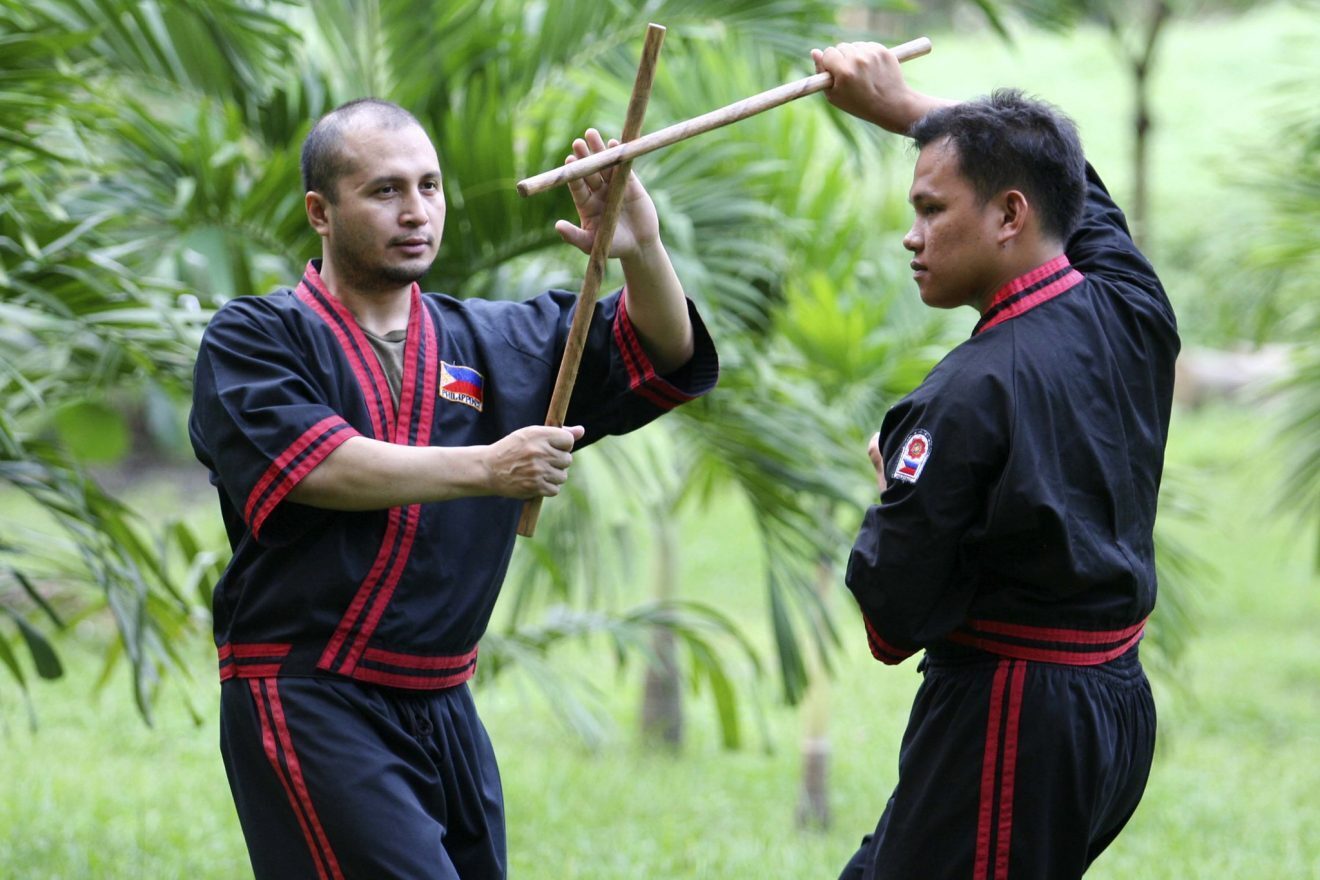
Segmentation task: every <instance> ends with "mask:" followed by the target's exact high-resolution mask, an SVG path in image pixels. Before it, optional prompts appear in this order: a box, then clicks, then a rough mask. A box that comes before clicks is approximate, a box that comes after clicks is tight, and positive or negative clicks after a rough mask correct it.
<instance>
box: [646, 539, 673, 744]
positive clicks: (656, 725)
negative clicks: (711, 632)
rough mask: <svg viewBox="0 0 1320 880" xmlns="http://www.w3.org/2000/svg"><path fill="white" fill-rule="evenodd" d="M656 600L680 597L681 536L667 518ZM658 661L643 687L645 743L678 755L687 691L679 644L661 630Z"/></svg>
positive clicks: (659, 547) (656, 638)
mask: <svg viewBox="0 0 1320 880" xmlns="http://www.w3.org/2000/svg"><path fill="white" fill-rule="evenodd" d="M657 523H658V529H657V532H656V547H655V555H656V558H655V571H654V574H653V584H654V587H655V596H656V598H657V599H660V600H661V601H664V600H668V599H673V598H675V597H676V596H677V595H678V536H677V534H676V532H675V529H674V525H673V523H672V522H671V521H670V520H669V518H668V517H666V516H660V517H657ZM651 645H652V650H654V651H655V660H654V661H653V662H651V663H648V664H647V665H646V677H645V679H644V681H643V686H642V721H641V733H642V739H643V740H644V741H646V742H649V743H653V744H658V745H662V746H664V747H666V748H669V749H672V750H674V751H678V750H679V749H680V748H682V746H683V691H682V680H681V678H680V675H679V669H678V644H677V641H676V639H675V637H674V634H673V632H671V631H670V630H667V629H663V628H657V629H656V630H655V633H654V635H653V636H652V638H651Z"/></svg>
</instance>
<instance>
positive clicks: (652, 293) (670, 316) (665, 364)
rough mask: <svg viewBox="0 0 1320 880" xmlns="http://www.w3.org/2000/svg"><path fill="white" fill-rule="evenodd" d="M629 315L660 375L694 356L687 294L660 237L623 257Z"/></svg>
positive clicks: (674, 368)
mask: <svg viewBox="0 0 1320 880" xmlns="http://www.w3.org/2000/svg"><path fill="white" fill-rule="evenodd" d="M620 263H621V264H622V266H623V276H624V279H625V284H626V288H625V294H624V295H625V297H626V306H627V309H628V318H629V320H630V321H631V322H632V325H633V328H634V329H635V330H636V331H637V335H638V338H640V340H641V342H642V346H643V347H644V348H645V349H646V354H647V355H648V356H649V357H650V358H651V363H652V365H653V366H654V367H655V370H656V372H657V373H659V374H660V375H664V374H666V373H670V372H672V371H674V370H676V369H678V368H679V367H681V366H683V365H684V364H685V363H687V362H688V361H689V360H690V359H691V358H692V353H693V350H694V345H693V336H692V322H691V320H690V319H689V318H688V305H687V296H686V294H684V292H683V285H682V283H681V282H680V281H679V280H678V274H677V273H676V272H675V271H674V265H673V263H672V262H671V261H670V259H669V254H668V253H667V252H666V251H665V246H664V244H663V243H662V242H661V241H660V240H659V239H656V240H655V241H654V242H653V243H650V244H644V245H640V246H639V247H638V249H637V252H636V253H635V254H632V255H629V256H626V257H623V258H621V259H620Z"/></svg>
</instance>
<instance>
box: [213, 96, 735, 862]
mask: <svg viewBox="0 0 1320 880" xmlns="http://www.w3.org/2000/svg"><path fill="white" fill-rule="evenodd" d="M605 147H606V144H605V143H604V142H603V141H602V139H601V137H600V135H599V134H598V133H597V132H595V131H594V130H589V131H588V132H587V133H586V136H585V138H583V139H579V140H577V141H575V142H574V144H573V156H572V157H569V161H572V160H573V159H574V158H582V157H585V156H587V155H590V154H591V153H594V152H598V151H600V150H602V149H604V148H605ZM302 170H303V178H304V184H305V187H304V188H305V190H306V196H305V201H306V209H307V217H308V220H309V222H310V223H311V225H312V227H313V228H314V229H315V230H316V232H317V233H318V234H319V235H320V236H321V239H322V256H321V259H320V260H312V261H310V262H309V263H308V264H307V268H306V270H305V271H304V274H303V277H302V279H301V281H300V282H299V283H298V285H297V286H296V287H295V288H293V289H282V290H279V291H276V292H274V293H272V294H270V295H267V296H263V297H247V298H241V299H236V300H233V301H231V302H229V303H227V304H226V305H225V306H224V307H223V308H221V309H220V310H219V311H218V312H217V314H216V315H215V317H214V319H213V320H212V321H211V324H210V325H209V327H208V328H207V331H206V333H205V335H204V337H203V340H202V345H201V349H200V352H199V354H198V359H197V366H196V375H195V379H196V387H195V392H194V403H193V411H192V416H191V420H190V425H189V427H190V434H191V437H192V442H193V446H194V449H195V451H196V453H197V456H198V458H199V459H200V460H201V461H202V463H203V464H205V465H206V466H207V468H209V469H210V471H211V480H212V483H213V484H214V485H215V486H216V487H217V489H218V492H219V497H220V507H221V512H222V515H223V518H224V523H225V527H226V530H227V532H228V536H229V540H230V543H231V545H232V547H233V550H234V557H233V560H232V562H231V563H230V565H229V567H228V568H227V569H226V571H225V573H224V576H223V578H222V579H221V581H220V584H219V585H218V587H217V589H216V592H215V598H214V611H215V638H216V645H217V648H218V651H219V659H220V677H221V680H222V687H221V731H220V733H221V751H222V753H223V756H224V760H225V767H226V771H227V773H228V776H229V783H230V788H231V790H232V793H233V796H234V802H235V805H236V807H237V810H238V814H239V819H240V822H241V824H242V827H243V832H244V836H245V838H246V840H247V844H248V850H249V854H250V856H251V859H252V865H253V870H254V872H255V874H256V876H257V877H258V878H280V880H289V878H339V877H361V878H378V877H391V878H418V880H421V878H428V880H435V878H457V877H465V878H483V880H485V878H500V877H503V876H505V872H506V861H507V860H506V855H505V835H504V816H503V800H502V794H501V789H500V781H499V773H498V770H497V767H496V762H495V757H494V753H493V751H492V749H491V744H490V741H489V739H488V738H487V736H486V732H485V730H484V728H483V726H482V724H481V721H480V720H479V718H478V717H477V713H476V710H475V708H474V706H473V702H472V698H471V696H470V694H469V692H468V687H467V685H466V682H467V680H468V679H469V678H470V677H471V676H472V674H473V671H474V669H475V664H476V658H477V642H478V640H479V639H480V638H481V635H482V633H483V632H484V630H485V628H486V624H487V622H488V620H489V617H490V613H491V609H492V606H493V604H494V602H495V598H496V595H497V594H498V592H499V588H500V584H501V582H502V580H503V577H504V574H505V571H506V569H507V566H508V562H509V558H510V555H511V553H512V549H513V543H514V534H515V528H516V525H517V521H518V517H519V511H520V508H521V506H522V503H523V501H524V500H525V499H529V498H536V497H542V496H553V495H555V494H557V493H558V491H559V489H560V487H561V486H562V485H563V484H564V482H565V480H566V479H567V471H568V467H569V464H570V462H571V460H572V454H571V453H572V450H574V449H576V448H578V447H581V446H583V445H585V444H587V443H590V442H592V441H594V440H597V439H599V438H600V437H602V436H605V435H607V434H619V433H623V432H626V431H630V430H633V429H635V428H637V427H640V426H641V425H643V424H645V423H647V422H649V421H650V420H652V419H654V418H656V417H657V416H659V415H661V414H663V413H665V412H666V411H668V410H670V409H672V408H673V407H675V406H677V405H679V404H681V403H684V402H686V401H688V400H691V399H693V398H694V397H696V396H698V395H701V394H704V393H706V392H707V391H709V390H710V389H711V388H712V387H713V386H714V384H715V381H716V376H717V373H718V363H717V359H716V356H715V351H714V347H713V345H712V343H711V340H710V337H709V335H708V334H707V332H706V330H705V328H704V326H703V324H702V323H701V320H700V318H699V317H698V316H697V314H696V312H695V310H694V309H693V307H692V305H691V303H690V302H689V301H688V300H687V298H686V296H685V294H684V291H683V288H682V286H681V285H680V283H679V280H678V278H677V276H676V274H675V272H674V269H673V267H672V265H671V263H670V261H669V258H668V256H667V255H666V253H665V249H664V246H663V244H662V243H661V240H660V234H659V223H658V219H657V216H656V212H655V208H654V205H653V203H652V201H651V199H650V197H649V196H648V195H647V193H646V191H645V190H644V189H643V188H642V186H641V184H640V183H639V182H638V181H637V180H636V178H635V177H633V178H630V180H629V182H628V190H627V193H626V195H625V204H624V208H623V212H622V214H621V216H620V220H619V225H618V230H617V233H616V235H615V237H614V239H613V247H612V254H611V255H612V256H615V257H617V258H618V259H619V260H620V262H621V264H622V268H623V273H624V277H625V287H624V289H623V290H622V291H619V292H617V293H615V294H613V295H611V296H608V297H605V298H603V299H602V300H601V301H600V303H599V304H598V306H597V309H596V312H595V314H594V317H593V324H592V327H591V332H590V334H589V337H588V341H587V346H586V351H585V353H584V355H583V359H582V365H581V368H580V374H579V381H578V383H577V385H576V390H575V393H574V395H573V398H572V402H571V405H570V408H569V414H568V420H567V424H568V425H571V426H572V427H564V428H557V427H546V426H544V425H543V424H541V423H542V422H543V420H544V417H545V413H546V410H547V407H548V403H549V399H550V394H551V389H552V387H553V383H554V380H555V376H556V373H557V369H558V364H559V360H560V356H561V354H562V352H563V349H564V345H565V340H566V338H567V335H568V331H569V327H570V324H571V322H572V318H573V312H574V306H575V300H574V297H573V296H572V295H570V294H568V293H564V292H562V291H549V292H547V293H544V294H542V295H540V296H538V297H535V298H533V299H531V300H529V301H526V302H519V303H514V302H494V301H486V300H458V299H454V298H452V297H448V296H443V295H438V294H431V293H426V294H423V293H422V292H421V291H420V289H419V287H418V284H417V281H418V279H420V278H421V277H422V276H423V275H424V274H425V273H426V271H427V270H428V269H429V268H430V266H431V263H432V261H433V260H434V259H435V257H436V253H437V250H438V248H439V246H440V240H441V234H442V231H443V228H444V221H445V199H444V193H443V190H442V187H441V172H440V163H439V160H438V158H437V155H436V151H435V149H434V147H433V146H432V144H431V141H430V139H429V137H428V136H427V134H426V132H425V131H424V130H423V129H422V127H421V125H420V124H419V123H418V122H417V120H416V119H415V118H414V117H412V116H411V115H410V114H409V113H407V112H406V111H405V110H403V109H402V108H400V107H398V106H396V105H393V104H390V103H388V102H384V101H379V100H375V99H366V100H361V101H355V102H351V103H349V104H346V105H344V106H342V107H339V108H338V109H336V110H334V111H332V112H331V113H329V114H327V115H326V116H325V117H323V118H322V119H320V120H319V121H318V122H317V124H316V125H315V127H314V128H313V129H312V131H311V133H310V134H309V135H308V137H307V141H306V143H305V144H304V147H303V155H302ZM607 181H608V172H607V173H606V174H605V175H601V174H594V175H591V176H589V177H587V178H585V179H584V180H582V181H580V182H576V183H574V184H572V193H573V198H574V202H575V204H576V206H577V209H578V213H579V221H580V223H581V226H575V225H573V224H572V223H569V222H567V221H560V222H559V223H558V224H557V229H558V231H559V232H560V234H561V236H562V237H563V238H564V239H565V240H566V241H568V242H570V243H572V244H574V245H575V246H577V247H579V248H581V249H582V250H583V251H588V252H589V250H590V247H591V243H592V241H593V240H594V229H595V225H596V223H597V222H598V220H599V217H600V215H601V212H602V210H603V204H604V191H605V185H606V183H607Z"/></svg>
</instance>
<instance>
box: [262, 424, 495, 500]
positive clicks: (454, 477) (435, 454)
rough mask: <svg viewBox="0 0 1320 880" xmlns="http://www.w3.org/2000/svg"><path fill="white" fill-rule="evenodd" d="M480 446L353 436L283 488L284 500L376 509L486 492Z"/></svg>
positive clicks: (488, 488) (488, 487) (487, 485)
mask: <svg viewBox="0 0 1320 880" xmlns="http://www.w3.org/2000/svg"><path fill="white" fill-rule="evenodd" d="M485 449H486V447H481V446H460V447H442V446H402V445H399V444H396V443H385V442H382V441H380V440H373V439H371V438H368V437H353V438H351V439H349V440H347V441H345V442H344V443H343V444H342V445H340V446H339V448H337V449H336V450H335V451H334V452H332V453H330V454H329V455H328V456H326V458H325V460H324V461H322V462H321V463H320V464H319V465H317V466H316V467H315V468H314V469H313V470H312V471H311V472H310V473H309V474H307V476H305V477H303V479H302V480H301V481H300V482H299V483H298V485H297V486H295V487H294V488H293V490H292V491H291V492H289V495H288V497H289V500H291V501H295V502H297V503H299V504H306V505H309V506H311V507H321V508H326V509H329V510H381V509H384V508H389V507H398V506H401V505H408V504H419V503H426V502H431V501H447V500H450V499H453V498H461V497H466V496H474V495H489V494H493V493H492V491H491V480H490V473H489V468H488V467H487V466H486V465H485V463H484V458H483V453H484V451H485Z"/></svg>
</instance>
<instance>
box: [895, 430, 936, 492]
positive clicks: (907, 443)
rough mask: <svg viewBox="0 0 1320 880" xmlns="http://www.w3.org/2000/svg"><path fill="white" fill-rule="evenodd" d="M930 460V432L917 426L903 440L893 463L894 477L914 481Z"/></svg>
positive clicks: (909, 481)
mask: <svg viewBox="0 0 1320 880" xmlns="http://www.w3.org/2000/svg"><path fill="white" fill-rule="evenodd" d="M928 460H930V434H929V433H928V432H926V431H923V430H922V429H920V428H918V429H917V430H915V431H913V432H912V433H911V434H908V435H907V439H906V440H904V441H903V448H902V449H900V450H899V451H898V462H897V463H896V464H895V465H894V479H895V480H903V481H905V482H908V483H915V482H916V481H917V478H918V477H920V476H921V472H922V470H924V469H925V467H926V462H927V461H928Z"/></svg>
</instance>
